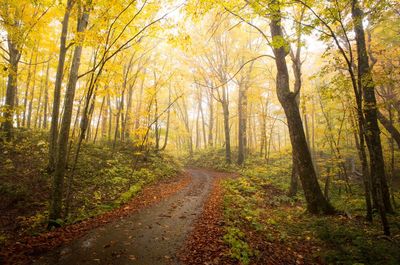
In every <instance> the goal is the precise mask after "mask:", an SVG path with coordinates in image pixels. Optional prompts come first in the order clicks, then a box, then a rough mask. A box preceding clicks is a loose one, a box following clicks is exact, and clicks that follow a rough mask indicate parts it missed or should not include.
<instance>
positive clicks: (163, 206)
mask: <svg viewBox="0 0 400 265" xmlns="http://www.w3.org/2000/svg"><path fill="white" fill-rule="evenodd" d="M188 172H189V173H190V175H191V178H192V181H191V183H190V184H189V185H188V186H187V187H185V188H184V189H182V190H181V191H179V192H177V193H176V194H174V195H173V196H171V197H168V198H167V199H165V200H163V201H161V202H159V203H157V204H155V205H153V206H151V207H148V208H146V209H143V210H141V211H139V212H137V213H134V214H132V215H130V216H126V217H124V218H123V219H121V220H117V221H115V222H111V223H109V224H107V225H105V226H103V227H99V228H96V229H94V230H92V231H90V232H89V233H88V234H87V235H86V236H84V237H82V238H80V239H78V240H76V241H74V242H72V243H70V244H68V245H66V246H62V247H61V248H58V249H56V250H54V251H53V252H52V253H50V254H48V255H47V256H44V257H42V258H40V259H38V260H37V261H36V262H35V263H34V264H63V265H72V264H73V265H76V264H96V265H98V264H102V265H103V264H140V265H158V264H179V260H178V258H177V252H178V251H179V250H180V248H182V246H183V244H184V242H185V239H186V236H187V235H188V233H189V232H190V231H191V230H192V225H193V223H194V221H195V219H196V218H197V217H198V215H199V214H200V213H201V212H202V209H203V203H204V201H205V199H206V198H207V197H208V194H209V192H210V190H211V187H212V182H213V181H212V177H211V175H210V174H209V173H207V172H206V171H203V170H197V169H190V170H188Z"/></svg>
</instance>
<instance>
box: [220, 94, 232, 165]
mask: <svg viewBox="0 0 400 265" xmlns="http://www.w3.org/2000/svg"><path fill="white" fill-rule="evenodd" d="M222 93H223V100H222V102H221V103H222V111H223V116H224V135H225V160H226V162H227V163H228V164H230V163H231V162H232V159H231V135H230V128H229V105H228V97H227V91H226V89H225V88H223V90H222Z"/></svg>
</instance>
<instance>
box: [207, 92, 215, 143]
mask: <svg viewBox="0 0 400 265" xmlns="http://www.w3.org/2000/svg"><path fill="white" fill-rule="evenodd" d="M209 93H210V95H209V97H208V107H209V109H208V111H209V117H208V118H209V120H208V146H209V147H213V145H214V143H213V129H214V102H213V95H212V93H213V90H212V89H210V91H209Z"/></svg>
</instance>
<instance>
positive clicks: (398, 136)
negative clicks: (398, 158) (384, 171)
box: [377, 111, 400, 149]
mask: <svg viewBox="0 0 400 265" xmlns="http://www.w3.org/2000/svg"><path fill="white" fill-rule="evenodd" d="M377 115H378V119H379V121H380V123H381V124H382V125H383V127H385V129H386V131H388V132H389V133H390V135H391V136H392V137H393V139H394V140H395V141H396V143H397V147H398V148H399V149H400V132H399V131H398V130H397V128H396V127H394V126H393V123H392V122H390V120H389V119H387V118H386V117H385V116H384V115H383V114H382V112H380V111H377Z"/></svg>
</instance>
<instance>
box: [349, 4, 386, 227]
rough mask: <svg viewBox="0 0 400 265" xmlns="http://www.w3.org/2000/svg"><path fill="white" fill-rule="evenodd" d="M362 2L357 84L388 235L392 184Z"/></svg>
mask: <svg viewBox="0 0 400 265" xmlns="http://www.w3.org/2000/svg"><path fill="white" fill-rule="evenodd" d="M359 5H360V4H359V2H358V0H353V1H352V18H353V24H354V31H355V38H356V43H357V54H358V56H357V60H358V84H359V88H360V89H361V90H362V93H363V108H364V115H365V123H364V124H365V136H366V138H367V139H368V141H367V147H368V150H369V155H370V168H371V170H370V174H371V180H372V181H373V184H374V185H372V190H373V192H374V193H375V194H376V196H377V199H378V201H377V206H378V210H379V212H380V215H381V221H382V225H383V230H384V233H385V235H390V228H389V224H388V221H387V218H386V211H387V212H393V208H392V204H391V202H390V194H389V188H388V185H387V180H386V175H385V163H384V160H383V153H382V144H381V139H380V130H379V126H378V119H377V106H376V97H375V85H374V82H373V79H372V73H371V69H370V66H369V59H368V54H367V48H366V44H365V33H364V27H363V24H362V20H363V17H364V14H363V11H362V10H361V8H360V6H359Z"/></svg>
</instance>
